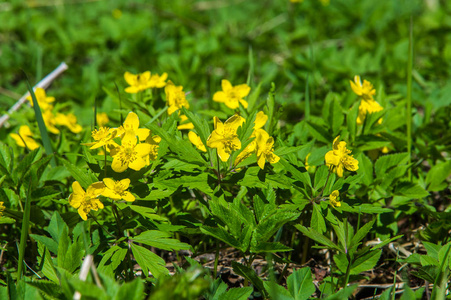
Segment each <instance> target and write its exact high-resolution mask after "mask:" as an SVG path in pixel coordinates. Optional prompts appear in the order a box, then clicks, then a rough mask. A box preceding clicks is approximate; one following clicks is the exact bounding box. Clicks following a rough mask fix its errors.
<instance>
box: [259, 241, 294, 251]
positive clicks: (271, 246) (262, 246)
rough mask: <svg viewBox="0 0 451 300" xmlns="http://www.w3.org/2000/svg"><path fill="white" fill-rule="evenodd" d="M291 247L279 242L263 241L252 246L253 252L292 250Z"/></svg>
mask: <svg viewBox="0 0 451 300" xmlns="http://www.w3.org/2000/svg"><path fill="white" fill-rule="evenodd" d="M291 250H293V249H291V248H290V247H287V246H285V245H283V244H281V243H279V242H277V243H274V242H263V243H257V245H256V246H253V247H251V249H250V251H251V253H276V252H286V251H291Z"/></svg>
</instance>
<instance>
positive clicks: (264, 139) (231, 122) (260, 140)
mask: <svg viewBox="0 0 451 300" xmlns="http://www.w3.org/2000/svg"><path fill="white" fill-rule="evenodd" d="M267 120H268V116H266V115H265V114H264V113H263V112H259V113H258V114H257V116H256V118H255V122H254V124H255V125H254V131H253V133H252V135H251V137H250V138H251V139H252V141H251V142H250V143H249V144H248V145H247V146H246V148H245V149H243V150H242V151H241V152H240V154H238V156H237V158H236V159H235V161H234V165H235V166H237V165H239V164H240V163H241V162H242V161H243V160H244V159H246V158H247V157H249V156H251V155H252V154H254V153H255V154H256V155H257V163H258V166H259V167H260V168H261V169H263V168H264V167H265V162H266V161H268V162H270V163H271V164H274V163H276V162H278V161H279V160H280V158H279V157H278V156H277V155H275V154H274V139H273V138H272V137H270V136H269V134H268V133H267V132H266V131H265V130H264V129H263V126H264V125H265V124H266V122H267ZM213 121H214V130H213V132H212V133H211V134H210V136H209V137H208V139H207V145H206V146H207V147H209V148H213V149H216V151H217V153H218V156H219V158H220V159H221V161H223V162H226V161H228V160H229V158H230V156H231V154H232V152H233V151H238V150H240V149H241V141H240V139H239V137H238V133H237V130H238V128H239V127H240V126H242V125H243V123H244V122H246V120H245V119H244V118H243V117H241V116H239V115H238V114H235V115H233V116H232V117H230V118H229V119H227V120H226V121H225V122H224V123H222V122H221V120H219V118H218V117H214V118H213ZM188 138H189V140H190V141H191V143H193V144H194V145H195V146H196V147H197V148H198V149H199V150H201V151H203V152H206V151H207V149H206V147H205V145H204V144H203V143H202V140H201V139H200V137H199V136H198V135H197V134H195V133H194V132H192V131H190V132H189V133H188Z"/></svg>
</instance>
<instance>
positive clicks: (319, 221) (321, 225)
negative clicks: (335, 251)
mask: <svg viewBox="0 0 451 300" xmlns="http://www.w3.org/2000/svg"><path fill="white" fill-rule="evenodd" d="M320 208H321V207H320V206H319V205H317V204H316V203H314V204H313V210H312V218H311V219H310V227H311V228H312V229H314V230H316V231H318V232H319V233H324V232H325V231H326V222H325V221H324V217H323V214H322V213H321V211H320Z"/></svg>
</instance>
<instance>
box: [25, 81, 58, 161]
mask: <svg viewBox="0 0 451 300" xmlns="http://www.w3.org/2000/svg"><path fill="white" fill-rule="evenodd" d="M25 76H26V75H25ZM27 88H28V91H29V92H30V95H31V99H33V108H34V114H35V116H36V121H37V122H38V127H39V132H40V133H41V139H42V143H43V144H44V149H45V153H46V154H47V155H49V156H51V155H53V150H52V144H51V143H50V137H49V134H48V132H47V128H46V127H45V123H44V119H43V118H42V113H41V108H40V107H39V104H38V100H37V99H36V95H35V94H34V91H33V88H32V87H31V85H30V82H29V81H28V78H27ZM50 165H51V166H52V167H56V162H55V158H54V157H52V159H51V160H50Z"/></svg>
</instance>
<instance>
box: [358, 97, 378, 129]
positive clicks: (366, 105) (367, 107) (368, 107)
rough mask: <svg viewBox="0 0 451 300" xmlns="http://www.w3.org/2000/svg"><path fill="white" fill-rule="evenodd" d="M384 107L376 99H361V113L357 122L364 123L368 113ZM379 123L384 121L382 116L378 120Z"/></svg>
mask: <svg viewBox="0 0 451 300" xmlns="http://www.w3.org/2000/svg"><path fill="white" fill-rule="evenodd" d="M383 109H384V108H383V107H382V106H381V105H380V104H379V103H378V102H377V101H375V100H364V99H362V100H361V101H360V105H359V114H358V116H357V124H358V125H362V124H363V121H365V117H366V114H372V113H376V112H379V111H381V110H383ZM377 122H378V123H379V124H381V123H382V118H380V119H379V120H378V121H377Z"/></svg>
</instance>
